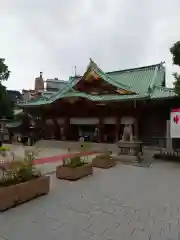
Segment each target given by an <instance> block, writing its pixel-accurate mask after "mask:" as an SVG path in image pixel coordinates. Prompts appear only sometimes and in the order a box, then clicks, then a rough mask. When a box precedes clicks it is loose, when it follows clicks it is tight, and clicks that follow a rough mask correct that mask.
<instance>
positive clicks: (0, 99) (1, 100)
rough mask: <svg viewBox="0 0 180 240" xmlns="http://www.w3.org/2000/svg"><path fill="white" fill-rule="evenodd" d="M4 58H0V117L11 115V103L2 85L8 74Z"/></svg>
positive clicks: (9, 116) (10, 116)
mask: <svg viewBox="0 0 180 240" xmlns="http://www.w3.org/2000/svg"><path fill="white" fill-rule="evenodd" d="M4 61H5V59H2V58H0V118H2V117H7V118H12V116H13V104H12V102H11V100H10V98H9V95H8V94H7V91H6V88H5V87H4V86H3V85H2V81H5V80H7V79H8V78H9V76H10V71H9V70H8V66H7V65H6V64H5V63H4Z"/></svg>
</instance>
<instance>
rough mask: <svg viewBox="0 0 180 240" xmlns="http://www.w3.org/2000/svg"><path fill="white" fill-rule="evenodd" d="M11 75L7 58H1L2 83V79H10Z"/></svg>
mask: <svg viewBox="0 0 180 240" xmlns="http://www.w3.org/2000/svg"><path fill="white" fill-rule="evenodd" d="M9 76H10V71H9V69H8V66H7V65H6V64H5V59H4V58H0V83H1V81H4V80H8V78H9Z"/></svg>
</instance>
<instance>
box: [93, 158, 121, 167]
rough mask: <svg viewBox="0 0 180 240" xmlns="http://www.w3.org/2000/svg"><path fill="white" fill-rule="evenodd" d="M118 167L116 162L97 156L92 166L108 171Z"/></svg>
mask: <svg viewBox="0 0 180 240" xmlns="http://www.w3.org/2000/svg"><path fill="white" fill-rule="evenodd" d="M115 165H116V160H115V159H113V158H111V157H107V156H103V155H100V156H97V157H95V158H94V159H93V160H92V166H93V167H96V168H104V169H108V168H111V167H114V166H115Z"/></svg>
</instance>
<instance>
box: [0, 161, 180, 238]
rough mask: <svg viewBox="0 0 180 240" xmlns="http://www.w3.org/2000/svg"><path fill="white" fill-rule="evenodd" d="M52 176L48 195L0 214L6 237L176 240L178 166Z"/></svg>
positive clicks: (178, 227)
mask: <svg viewBox="0 0 180 240" xmlns="http://www.w3.org/2000/svg"><path fill="white" fill-rule="evenodd" d="M51 178H52V181H51V191H50V193H49V195H47V196H43V197H40V198H38V199H35V200H33V201H30V202H28V203H25V204H23V205H20V206H18V207H16V208H13V209H10V210H8V211H6V212H4V213H0V237H1V238H2V239H6V240H20V239H26V240H32V239H39V240H41V239H42V240H59V239H61V240H71V239H73V240H74V239H77V240H87V239H89V240H107V239H109V240H111V239H113V240H119V239H123V240H126V239H130V240H131V239H137V240H141V239H143V240H146V239H151V240H158V239H163V240H166V239H173V240H174V239H178V234H179V232H180V184H179V183H180V165H176V164H172V163H164V162H157V163H156V162H154V163H153V165H152V166H151V167H150V168H143V167H133V166H129V165H123V164H120V163H119V164H118V165H117V166H116V167H114V168H112V169H108V170H99V169H95V171H94V175H93V176H90V177H87V178H84V179H82V180H79V181H77V182H68V181H63V180H57V179H55V176H54V175H51ZM1 238H0V239H1Z"/></svg>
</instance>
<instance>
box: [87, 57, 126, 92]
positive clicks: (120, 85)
mask: <svg viewBox="0 0 180 240" xmlns="http://www.w3.org/2000/svg"><path fill="white" fill-rule="evenodd" d="M90 63H91V64H92V67H94V68H96V69H97V70H98V71H100V72H101V73H102V74H104V76H105V77H107V79H110V80H111V81H112V82H115V83H117V84H118V85H119V87H121V88H125V90H131V86H129V85H127V84H123V83H120V82H118V81H117V80H115V79H114V78H111V77H110V76H108V75H107V74H106V73H105V72H104V71H103V70H102V69H101V68H100V67H99V66H98V65H97V64H96V63H95V62H94V61H93V60H92V59H91V58H90ZM96 69H94V70H95V71H96ZM97 74H98V73H97Z"/></svg>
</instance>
